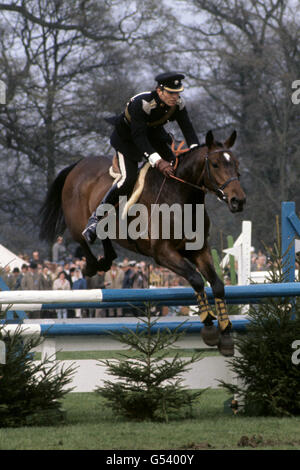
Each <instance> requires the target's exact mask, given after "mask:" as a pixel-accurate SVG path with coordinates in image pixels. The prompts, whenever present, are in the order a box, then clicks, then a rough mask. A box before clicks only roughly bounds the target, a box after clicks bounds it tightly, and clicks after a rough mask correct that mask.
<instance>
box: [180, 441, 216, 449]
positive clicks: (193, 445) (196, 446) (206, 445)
mask: <svg viewBox="0 0 300 470" xmlns="http://www.w3.org/2000/svg"><path fill="white" fill-rule="evenodd" d="M180 449H184V450H204V449H214V446H212V445H211V444H210V443H209V442H190V443H188V444H186V445H184V446H182V447H180Z"/></svg>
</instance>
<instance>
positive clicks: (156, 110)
mask: <svg viewBox="0 0 300 470" xmlns="http://www.w3.org/2000/svg"><path fill="white" fill-rule="evenodd" d="M168 121H176V122H177V123H178V125H179V127H180V129H181V132H182V134H183V136H184V138H185V140H186V143H187V145H188V146H189V147H191V146H192V145H199V141H198V137H197V135H196V133H195V131H194V128H193V125H192V123H191V121H190V118H189V116H188V112H187V110H186V107H185V103H184V100H183V99H182V98H181V97H180V98H179V99H178V101H177V104H176V105H175V106H174V107H172V108H171V107H170V106H167V105H166V104H165V103H164V102H163V101H161V100H160V98H159V96H158V94H157V92H156V91H149V92H144V93H140V94H138V95H135V96H134V97H133V98H131V99H130V101H129V102H128V104H127V107H126V110H125V111H124V112H123V113H122V114H121V115H120V116H119V117H118V118H117V120H116V131H117V133H118V135H119V137H120V138H121V139H122V140H124V141H132V142H133V143H134V144H135V146H136V147H137V148H138V150H139V151H140V152H141V154H142V155H143V156H144V157H145V158H147V159H149V157H151V155H153V154H155V152H156V151H155V149H154V147H153V145H151V142H150V140H152V139H153V137H157V138H159V139H161V140H164V141H165V142H167V141H168V143H171V142H170V140H171V139H170V137H169V135H168V134H167V133H166V132H165V130H164V129H163V126H164V124H166V123H167V122H168ZM150 162H151V158H150Z"/></svg>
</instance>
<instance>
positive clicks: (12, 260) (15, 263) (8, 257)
mask: <svg viewBox="0 0 300 470" xmlns="http://www.w3.org/2000/svg"><path fill="white" fill-rule="evenodd" d="M22 264H28V263H27V262H26V261H24V260H23V259H22V258H19V256H17V255H15V254H14V253H13V252H12V251H10V250H8V249H7V248H5V247H4V246H3V245H0V267H1V268H4V267H5V266H7V265H8V266H10V269H11V271H12V270H13V269H14V268H19V269H20V270H21V266H22Z"/></svg>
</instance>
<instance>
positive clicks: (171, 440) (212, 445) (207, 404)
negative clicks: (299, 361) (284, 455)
mask: <svg viewBox="0 0 300 470" xmlns="http://www.w3.org/2000/svg"><path fill="white" fill-rule="evenodd" d="M228 398H229V395H228V394H227V393H226V392H225V391H223V390H207V391H206V392H205V393H204V394H203V395H202V396H201V397H200V401H199V404H198V405H197V407H195V413H194V417H193V419H180V420H179V419H178V420H176V421H175V420H174V421H170V422H169V423H153V422H130V421H128V420H125V419H122V418H120V417H118V416H114V415H113V413H112V411H111V410H110V409H109V408H108V407H107V405H106V404H105V401H104V400H103V399H101V398H99V397H98V396H97V395H96V394H94V393H71V394H69V395H68V396H67V397H66V398H65V400H64V402H63V407H64V409H65V410H66V423H65V424H63V425H59V426H53V427H50V426H49V427H23V428H18V429H15V428H14V429H4V428H0V450H96V449H98V450H103V449H106V450H114V449H115V450H125V449H129V450H153V449H155V450H171V449H175V450H179V449H180V450H186V449H192V450H193V449H195V450H198V449H215V450H217V449H218V450H229V449H259V450H262V449H273V450H274V449H276V450H277V449H293V450H296V449H300V417H295V418H247V417H243V416H242V415H236V416H235V415H232V414H225V413H224V406H223V403H224V401H225V400H226V399H228Z"/></svg>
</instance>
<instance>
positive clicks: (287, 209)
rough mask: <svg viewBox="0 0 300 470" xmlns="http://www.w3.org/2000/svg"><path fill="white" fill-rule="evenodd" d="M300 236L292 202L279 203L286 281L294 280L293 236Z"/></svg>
mask: <svg viewBox="0 0 300 470" xmlns="http://www.w3.org/2000/svg"><path fill="white" fill-rule="evenodd" d="M297 235H298V236H300V220H299V218H298V217H297V215H296V211H295V203H294V202H282V203H281V254H282V259H283V266H284V268H283V269H284V278H285V281H286V282H294V281H295V237H296V236H297Z"/></svg>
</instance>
